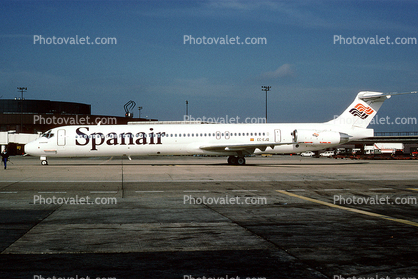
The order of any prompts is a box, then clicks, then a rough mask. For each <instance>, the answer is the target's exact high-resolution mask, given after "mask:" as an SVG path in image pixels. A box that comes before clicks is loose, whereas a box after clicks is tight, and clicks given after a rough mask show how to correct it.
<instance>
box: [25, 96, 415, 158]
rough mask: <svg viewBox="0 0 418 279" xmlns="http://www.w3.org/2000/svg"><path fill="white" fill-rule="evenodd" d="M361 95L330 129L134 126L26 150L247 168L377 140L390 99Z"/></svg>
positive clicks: (56, 138)
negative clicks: (202, 160)
mask: <svg viewBox="0 0 418 279" xmlns="http://www.w3.org/2000/svg"><path fill="white" fill-rule="evenodd" d="M409 93H416V91H415V92H408V93H388V94H384V93H380V92H371V91H362V92H360V93H358V94H357V97H356V98H355V100H354V102H353V103H352V104H351V105H350V106H349V107H348V108H347V109H346V110H345V111H344V112H343V113H342V114H341V115H340V116H339V117H337V118H335V119H333V120H331V121H328V122H325V123H286V124H280V123H272V124H270V123H269V124H267V123H265V124H208V123H202V122H198V123H197V122H180V121H179V122H177V123H174V124H172V123H170V124H166V123H164V122H139V123H138V122H133V123H130V124H128V125H85V126H64V127H59V128H54V129H51V130H49V131H47V132H46V133H44V134H42V136H41V137H39V138H38V139H36V140H35V141H32V142H30V143H28V144H26V146H25V152H26V154H29V155H33V156H40V159H41V164H42V165H47V164H48V162H47V157H94V156H128V157H129V159H130V156H134V155H221V156H222V155H223V156H228V163H229V164H233V165H244V164H245V158H244V157H245V156H246V155H251V154H254V153H259V152H263V153H284V154H290V153H300V152H304V151H316V150H321V149H325V148H330V147H334V146H338V145H340V144H343V143H346V142H348V141H350V140H358V139H361V138H367V137H373V129H367V126H368V125H369V123H370V122H371V120H372V119H373V117H374V116H375V115H376V113H377V111H378V110H379V108H380V107H381V105H382V104H383V102H384V101H385V100H386V99H388V98H390V97H391V95H399V94H409Z"/></svg>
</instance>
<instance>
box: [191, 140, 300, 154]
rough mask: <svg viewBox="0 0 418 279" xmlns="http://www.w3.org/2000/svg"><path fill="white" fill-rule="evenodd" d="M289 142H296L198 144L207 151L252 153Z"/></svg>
mask: <svg viewBox="0 0 418 279" xmlns="http://www.w3.org/2000/svg"><path fill="white" fill-rule="evenodd" d="M289 144H297V143H296V142H266V143H259V142H257V143H246V144H214V145H203V146H200V147H199V148H200V149H203V150H207V151H218V152H222V151H237V152H238V151H243V152H247V153H250V154H252V153H254V150H255V149H256V148H258V149H260V150H261V151H265V150H266V148H267V147H271V148H272V149H273V148H274V146H276V145H289Z"/></svg>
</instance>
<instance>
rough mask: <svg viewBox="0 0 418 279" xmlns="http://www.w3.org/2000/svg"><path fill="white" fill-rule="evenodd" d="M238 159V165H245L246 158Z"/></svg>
mask: <svg viewBox="0 0 418 279" xmlns="http://www.w3.org/2000/svg"><path fill="white" fill-rule="evenodd" d="M237 159H238V160H237V163H238V165H240V166H242V165H245V158H244V157H238V158H237Z"/></svg>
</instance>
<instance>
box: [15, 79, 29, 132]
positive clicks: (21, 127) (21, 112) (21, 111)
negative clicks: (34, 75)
mask: <svg viewBox="0 0 418 279" xmlns="http://www.w3.org/2000/svg"><path fill="white" fill-rule="evenodd" d="M17 90H18V91H20V93H21V94H22V95H21V96H22V97H21V98H20V132H21V133H22V132H23V119H22V117H23V92H25V91H27V90H28V88H27V87H18V88H17Z"/></svg>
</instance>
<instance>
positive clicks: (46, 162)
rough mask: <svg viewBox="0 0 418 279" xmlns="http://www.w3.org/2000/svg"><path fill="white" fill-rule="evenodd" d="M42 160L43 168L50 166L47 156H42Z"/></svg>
mask: <svg viewBox="0 0 418 279" xmlns="http://www.w3.org/2000/svg"><path fill="white" fill-rule="evenodd" d="M40 160H41V165H42V166H47V165H48V161H47V160H46V157H45V156H41V158H40Z"/></svg>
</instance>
